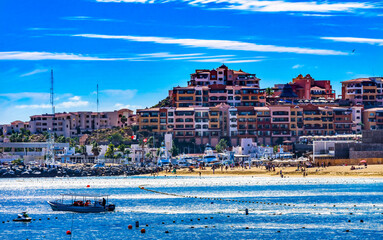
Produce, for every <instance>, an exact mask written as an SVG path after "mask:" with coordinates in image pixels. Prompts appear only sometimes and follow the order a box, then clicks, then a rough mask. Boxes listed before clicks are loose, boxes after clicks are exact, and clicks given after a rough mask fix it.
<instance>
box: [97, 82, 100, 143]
mask: <svg viewBox="0 0 383 240" xmlns="http://www.w3.org/2000/svg"><path fill="white" fill-rule="evenodd" d="M99 104H100V102H99V100H98V83H97V125H96V128H97V131H96V132H97V135H96V142H97V141H98V130H99V127H100V114H99V113H98V107H99Z"/></svg>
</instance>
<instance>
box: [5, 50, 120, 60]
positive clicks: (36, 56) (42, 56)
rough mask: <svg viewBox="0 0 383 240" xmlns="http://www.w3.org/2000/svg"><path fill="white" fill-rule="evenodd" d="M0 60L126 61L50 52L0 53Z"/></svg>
mask: <svg viewBox="0 0 383 240" xmlns="http://www.w3.org/2000/svg"><path fill="white" fill-rule="evenodd" d="M0 60H80V61H116V60H127V59H125V58H100V57H90V56H84V55H81V54H74V53H50V52H21V51H14V52H0Z"/></svg>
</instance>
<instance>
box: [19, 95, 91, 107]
mask: <svg viewBox="0 0 383 240" xmlns="http://www.w3.org/2000/svg"><path fill="white" fill-rule="evenodd" d="M88 105H89V102H88V101H84V100H82V99H81V97H79V96H75V97H71V98H69V99H68V101H64V102H59V103H57V104H55V108H56V109H71V108H78V107H86V106H88ZM15 108H18V109H26V108H27V109H49V108H51V105H50V104H45V103H42V104H21V105H16V106H15Z"/></svg>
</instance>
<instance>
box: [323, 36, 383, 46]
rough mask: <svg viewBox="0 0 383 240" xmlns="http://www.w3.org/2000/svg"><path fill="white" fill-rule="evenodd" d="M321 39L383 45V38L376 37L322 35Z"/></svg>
mask: <svg viewBox="0 0 383 240" xmlns="http://www.w3.org/2000/svg"><path fill="white" fill-rule="evenodd" d="M321 39H326V40H331V41H334V42H349V43H368V44H372V45H379V46H383V39H376V38H359V37H321Z"/></svg>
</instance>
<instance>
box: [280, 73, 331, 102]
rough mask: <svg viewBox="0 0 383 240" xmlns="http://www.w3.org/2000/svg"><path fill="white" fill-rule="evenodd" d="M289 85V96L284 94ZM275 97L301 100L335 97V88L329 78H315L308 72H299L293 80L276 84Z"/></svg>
mask: <svg viewBox="0 0 383 240" xmlns="http://www.w3.org/2000/svg"><path fill="white" fill-rule="evenodd" d="M287 85H288V86H289V90H290V88H291V90H290V91H291V92H292V93H290V94H289V95H288V96H283V92H284V90H286V89H285V88H286V87H287ZM273 90H274V94H273V97H274V98H281V99H285V98H287V99H290V98H293V99H299V100H311V99H335V90H333V89H332V86H331V83H330V81H329V80H315V79H314V78H312V77H311V76H310V74H307V75H306V76H304V77H303V75H301V74H299V75H298V76H297V77H296V78H293V81H292V82H290V83H287V84H276V85H275V86H274V88H273Z"/></svg>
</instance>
